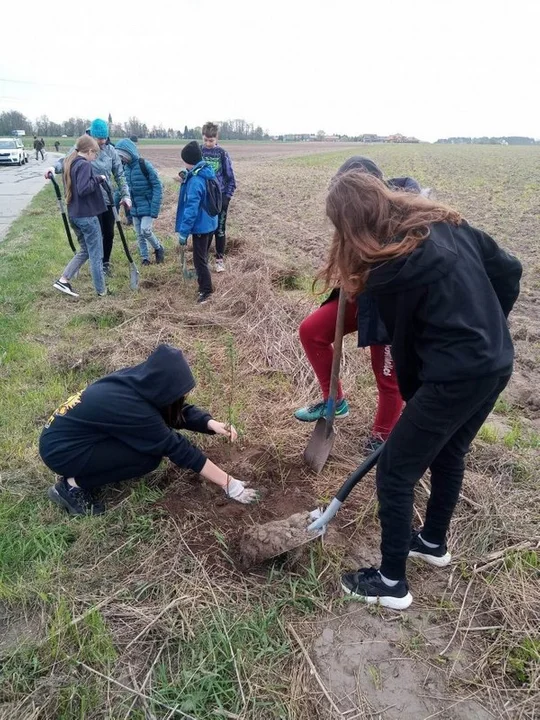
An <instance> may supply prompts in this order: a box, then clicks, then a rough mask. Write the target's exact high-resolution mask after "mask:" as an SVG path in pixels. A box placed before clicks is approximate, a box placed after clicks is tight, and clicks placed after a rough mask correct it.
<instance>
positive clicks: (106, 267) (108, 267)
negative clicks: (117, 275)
mask: <svg viewBox="0 0 540 720" xmlns="http://www.w3.org/2000/svg"><path fill="white" fill-rule="evenodd" d="M103 274H104V275H105V277H109V278H112V276H113V269H112V264H111V263H110V262H104V263H103Z"/></svg>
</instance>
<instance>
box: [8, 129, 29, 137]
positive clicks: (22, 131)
mask: <svg viewBox="0 0 540 720" xmlns="http://www.w3.org/2000/svg"><path fill="white" fill-rule="evenodd" d="M11 134H12V135H16V136H17V137H23V136H24V135H26V130H13V132H12V133H11Z"/></svg>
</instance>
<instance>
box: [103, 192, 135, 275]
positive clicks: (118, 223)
mask: <svg viewBox="0 0 540 720" xmlns="http://www.w3.org/2000/svg"><path fill="white" fill-rule="evenodd" d="M103 185H104V186H105V192H106V193H107V197H108V198H109V203H110V205H111V209H112V211H113V215H114V220H115V222H116V227H117V228H118V234H119V235H120V240H121V241H122V245H123V247H124V252H125V254H126V257H127V259H128V262H129V263H130V264H133V258H132V257H131V253H130V252H129V247H128V244H127V240H126V236H125V235H124V228H123V227H122V222H121V220H120V215H119V214H118V210H117V209H116V205H115V204H114V198H113V194H112V190H111V186H110V185H109V183H108V182H107V181H106V180H105V182H104V183H103Z"/></svg>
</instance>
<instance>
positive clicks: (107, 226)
mask: <svg viewBox="0 0 540 720" xmlns="http://www.w3.org/2000/svg"><path fill="white" fill-rule="evenodd" d="M98 220H99V224H100V225H101V235H102V237H103V262H104V263H108V262H109V261H110V259H111V253H112V247H113V240H114V213H113V210H112V207H110V206H109V207H107V209H106V210H105V212H104V213H101V215H98Z"/></svg>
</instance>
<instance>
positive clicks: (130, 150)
mask: <svg viewBox="0 0 540 720" xmlns="http://www.w3.org/2000/svg"><path fill="white" fill-rule="evenodd" d="M116 149H117V150H118V152H119V153H120V155H127V156H129V160H128V162H133V160H138V159H139V151H138V150H137V146H136V145H135V143H134V142H132V141H131V140H129V139H128V138H123V139H122V140H120V141H119V142H117V143H116Z"/></svg>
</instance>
